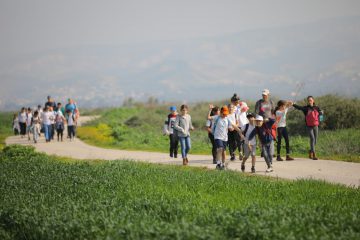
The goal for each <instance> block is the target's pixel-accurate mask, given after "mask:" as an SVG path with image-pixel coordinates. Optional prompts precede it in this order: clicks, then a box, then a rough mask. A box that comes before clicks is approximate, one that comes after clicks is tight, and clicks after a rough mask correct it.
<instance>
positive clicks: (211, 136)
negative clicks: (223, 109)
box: [206, 107, 220, 164]
mask: <svg viewBox="0 0 360 240" xmlns="http://www.w3.org/2000/svg"><path fill="white" fill-rule="evenodd" d="M219 114H220V109H219V107H213V108H212V110H211V113H210V116H211V117H213V116H217V115H219ZM211 129H212V121H211V120H209V119H208V120H207V121H206V130H207V132H208V137H209V139H210V142H211V146H212V147H211V153H212V157H213V164H216V145H215V139H214V134H213V133H212V131H211Z"/></svg>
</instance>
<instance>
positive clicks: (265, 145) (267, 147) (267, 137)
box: [255, 115, 275, 172]
mask: <svg viewBox="0 0 360 240" xmlns="http://www.w3.org/2000/svg"><path fill="white" fill-rule="evenodd" d="M255 121H256V133H257V134H258V136H259V140H260V142H261V148H262V152H263V155H264V159H265V162H266V165H267V169H266V172H272V171H274V170H273V168H272V154H271V142H272V141H273V136H272V134H271V127H272V125H274V123H275V120H274V119H272V118H269V119H268V120H267V121H264V118H263V117H262V116H260V115H257V116H256V118H255Z"/></svg>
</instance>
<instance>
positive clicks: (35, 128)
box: [31, 111, 41, 143]
mask: <svg viewBox="0 0 360 240" xmlns="http://www.w3.org/2000/svg"><path fill="white" fill-rule="evenodd" d="M40 128H41V120H40V114H39V112H38V111H35V112H34V115H33V117H32V119H31V129H32V132H33V139H34V143H37V142H38V140H39V135H40Z"/></svg>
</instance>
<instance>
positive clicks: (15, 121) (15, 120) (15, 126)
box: [13, 113, 20, 135]
mask: <svg viewBox="0 0 360 240" xmlns="http://www.w3.org/2000/svg"><path fill="white" fill-rule="evenodd" d="M13 130H14V135H19V133H20V125H19V115H18V114H16V113H15V114H14V117H13Z"/></svg>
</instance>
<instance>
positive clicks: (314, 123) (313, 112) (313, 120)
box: [293, 96, 323, 160]
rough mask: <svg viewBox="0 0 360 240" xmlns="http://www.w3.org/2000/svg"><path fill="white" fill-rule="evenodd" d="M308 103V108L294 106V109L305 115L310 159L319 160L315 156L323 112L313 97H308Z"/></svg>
mask: <svg viewBox="0 0 360 240" xmlns="http://www.w3.org/2000/svg"><path fill="white" fill-rule="evenodd" d="M307 101H308V105H307V106H303V107H301V106H299V105H297V104H293V106H294V108H296V109H298V110H301V111H302V112H303V113H304V115H305V123H306V127H307V130H308V132H309V137H310V151H309V158H310V159H313V160H318V158H317V156H316V154H315V145H316V142H317V137H318V133H319V122H320V121H319V118H320V116H322V115H323V111H322V110H320V108H319V107H318V106H316V104H315V100H314V97H313V96H308V97H307Z"/></svg>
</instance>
